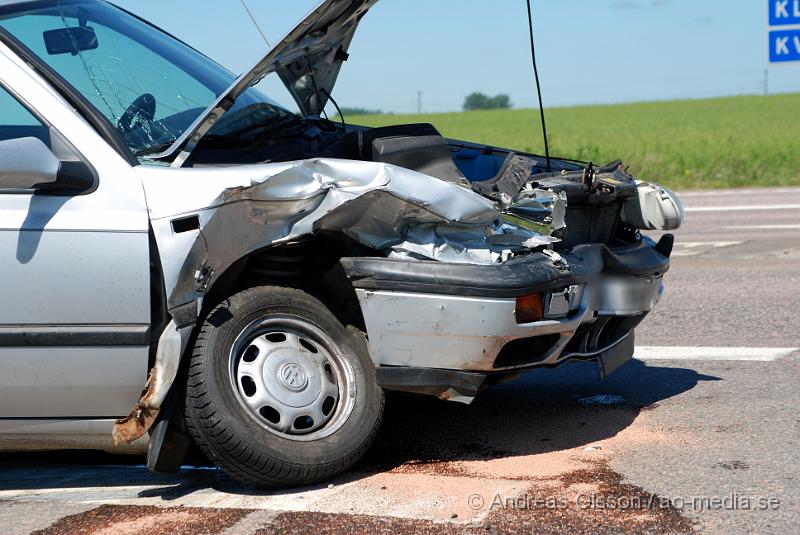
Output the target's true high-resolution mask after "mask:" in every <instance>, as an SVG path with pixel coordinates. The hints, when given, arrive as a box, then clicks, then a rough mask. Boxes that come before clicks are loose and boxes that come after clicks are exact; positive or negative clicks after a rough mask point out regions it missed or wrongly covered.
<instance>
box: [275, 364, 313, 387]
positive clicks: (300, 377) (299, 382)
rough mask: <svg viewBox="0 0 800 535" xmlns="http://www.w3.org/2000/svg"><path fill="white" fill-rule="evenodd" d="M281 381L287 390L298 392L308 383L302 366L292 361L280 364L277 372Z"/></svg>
mask: <svg viewBox="0 0 800 535" xmlns="http://www.w3.org/2000/svg"><path fill="white" fill-rule="evenodd" d="M278 374H279V376H280V379H281V381H282V382H283V384H284V385H285V386H286V388H288V389H289V390H294V391H295V392H298V391H300V390H302V389H304V388H305V387H306V385H307V384H308V376H307V375H306V372H304V371H303V368H301V367H300V366H298V365H297V364H295V363H294V362H288V363H286V364H284V365H283V366H281V369H280V371H279V372H278Z"/></svg>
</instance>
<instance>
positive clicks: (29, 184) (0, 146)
mask: <svg viewBox="0 0 800 535" xmlns="http://www.w3.org/2000/svg"><path fill="white" fill-rule="evenodd" d="M94 182H95V177H94V172H93V170H92V169H91V168H90V167H89V166H88V165H86V164H85V163H83V162H82V161H61V160H59V159H58V157H57V156H56V155H55V154H53V152H52V151H51V150H50V149H49V148H48V147H47V145H45V144H44V143H42V141H41V140H40V139H38V138H35V137H23V138H18V139H8V140H4V141H0V190H23V191H25V190H28V191H29V190H34V191H42V192H45V191H46V192H48V193H52V194H58V193H59V192H69V193H74V192H77V191H82V190H87V189H89V188H91V187H92V186H93V185H94Z"/></svg>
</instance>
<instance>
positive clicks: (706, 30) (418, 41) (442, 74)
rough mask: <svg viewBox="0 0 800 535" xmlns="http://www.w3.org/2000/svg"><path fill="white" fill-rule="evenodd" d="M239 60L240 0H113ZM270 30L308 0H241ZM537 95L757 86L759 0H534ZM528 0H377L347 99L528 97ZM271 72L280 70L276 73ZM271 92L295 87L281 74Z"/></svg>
mask: <svg viewBox="0 0 800 535" xmlns="http://www.w3.org/2000/svg"><path fill="white" fill-rule="evenodd" d="M116 1H117V3H118V4H119V5H121V6H122V7H125V8H126V9H129V10H131V11H133V12H134V13H137V14H139V15H141V16H143V17H144V18H147V19H149V20H151V21H153V22H154V23H155V24H157V25H159V26H161V27H162V28H164V29H166V30H167V31H169V32H171V33H173V34H175V35H177V36H178V37H180V38H182V39H183V40H185V41H187V42H188V43H190V44H191V45H193V46H194V47H196V48H198V49H199V50H201V51H202V52H204V53H206V54H207V55H209V56H210V57H212V58H213V59H215V60H216V61H218V62H219V63H221V64H223V65H225V66H226V67H228V68H229V69H231V70H233V71H234V72H237V73H239V72H241V71H243V70H245V69H247V68H248V67H249V66H250V65H251V64H252V63H254V62H255V61H256V60H257V59H258V58H259V57H260V56H261V55H262V54H263V53H264V52H265V49H266V45H265V44H264V42H263V41H262V40H261V37H260V36H259V34H258V32H257V31H256V29H255V28H254V26H253V25H252V23H251V22H250V20H249V19H248V18H247V15H246V13H245V11H244V9H243V8H242V7H241V4H240V3H239V0H216V1H213V0H192V1H188V0H172V1H165V0H116ZM246 2H247V5H248V7H249V8H250V10H251V11H252V12H253V14H254V16H255V17H256V18H257V19H258V21H259V23H260V24H261V26H262V28H263V30H264V31H265V33H266V34H267V37H268V39H270V41H271V42H275V41H276V40H277V39H278V38H279V37H280V36H282V35H283V34H284V33H285V32H286V31H287V30H289V29H290V28H291V27H292V26H293V25H294V24H295V22H297V20H298V19H300V18H301V17H302V16H304V15H305V14H306V13H307V12H308V11H309V10H311V9H312V8H313V7H314V5H315V4H316V2H315V1H314V0H292V1H291V2H289V1H278V0H246ZM533 5H534V25H535V29H536V39H537V55H538V57H539V67H540V74H541V78H542V84H543V96H544V100H545V106H546V107H551V106H568V105H575V104H592V103H618V102H629V101H647V100H662V99H683V98H702V97H710V96H724V95H739V94H756V93H761V92H762V91H763V80H764V70H765V69H766V68H767V64H766V58H767V36H766V26H767V2H764V1H763V0H534V2H533ZM527 31H528V30H527V19H526V10H525V2H524V0H495V1H493V2H487V1H486V0H382V1H381V2H379V3H378V4H377V5H376V6H375V7H374V8H373V10H372V11H370V13H369V14H368V15H367V17H366V18H365V19H364V21H363V22H362V24H361V27H360V28H359V31H358V33H357V34H356V38H355V40H354V42H353V45H352V46H351V49H350V52H351V57H350V60H349V62H348V63H347V64H345V66H344V68H343V69H342V74H341V76H340V78H339V82H338V84H337V86H336V89H335V91H334V96H335V97H336V99H337V101H338V102H339V104H340V105H342V106H361V107H366V108H374V109H381V110H384V111H393V112H398V113H403V112H414V111H415V110H416V107H417V91H422V93H423V99H422V100H423V110H424V111H426V112H435V111H452V110H458V109H460V108H461V104H462V103H463V100H464V97H465V96H466V95H467V94H469V93H471V92H472V91H482V92H484V93H487V94H496V93H507V94H509V95H510V96H511V99H512V101H513V102H514V104H515V106H516V107H534V106H535V105H536V100H535V90H534V86H533V74H532V71H531V66H530V55H529V48H528V35H527ZM272 78H275V77H274V76H273V77H272ZM769 79H770V84H769V85H770V91H771V92H790V91H800V63H798V64H788V65H781V66H773V67H770V68H769ZM266 90H267V91H268V92H269V93H270V95H271V96H273V98H276V100H278V101H279V102H282V103H285V104H288V103H289V102H290V101H291V99H290V98H289V97H288V94H287V93H285V91H284V90H283V88H282V86H281V85H280V82H275V81H270V82H269V83H267V84H266Z"/></svg>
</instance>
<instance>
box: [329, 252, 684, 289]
mask: <svg viewBox="0 0 800 535" xmlns="http://www.w3.org/2000/svg"><path fill="white" fill-rule="evenodd" d="M562 256H563V257H564V260H566V262H567V265H564V264H563V263H558V262H554V261H553V260H552V259H551V258H550V257H549V256H547V255H544V254H540V253H531V254H530V255H528V256H526V257H520V258H517V259H513V260H510V261H508V262H506V263H503V264H494V265H475V264H448V263H444V262H434V261H407V260H391V259H387V258H373V257H369V258H364V257H362V258H343V259H342V260H341V263H342V266H343V267H344V269H345V271H346V272H347V275H348V277H350V280H351V281H352V283H353V287H354V288H360V289H365V290H387V291H407V292H418V293H431V294H439V295H458V296H471V297H495V298H511V297H519V296H522V295H530V294H533V293H539V292H544V291H547V290H552V289H557V288H562V287H564V286H568V285H570V284H580V283H584V282H587V281H588V280H589V279H590V278H592V277H594V276H597V275H599V274H601V273H603V272H605V273H614V274H621V275H633V276H656V275H660V274H663V273H665V272H666V271H667V270H668V269H669V259H668V258H667V257H665V256H663V255H662V254H660V253H659V252H658V251H656V250H655V249H653V248H652V247H650V246H648V245H647V244H646V243H643V242H639V243H637V244H626V245H623V246H620V247H616V248H613V249H612V248H609V247H608V246H606V245H603V244H589V245H579V246H577V247H574V248H573V249H572V250H571V251H570V252H569V253H568V254H564V255H562Z"/></svg>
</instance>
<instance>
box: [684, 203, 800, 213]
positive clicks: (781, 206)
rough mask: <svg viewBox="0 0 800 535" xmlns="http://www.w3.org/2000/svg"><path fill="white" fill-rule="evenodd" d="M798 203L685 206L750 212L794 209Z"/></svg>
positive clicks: (701, 209)
mask: <svg viewBox="0 0 800 535" xmlns="http://www.w3.org/2000/svg"><path fill="white" fill-rule="evenodd" d="M798 208H800V204H749V205H748V204H744V205H741V206H695V207H686V208H684V210H685V211H686V212H750V211H754V210H759V211H761V210H796V209H798Z"/></svg>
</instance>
